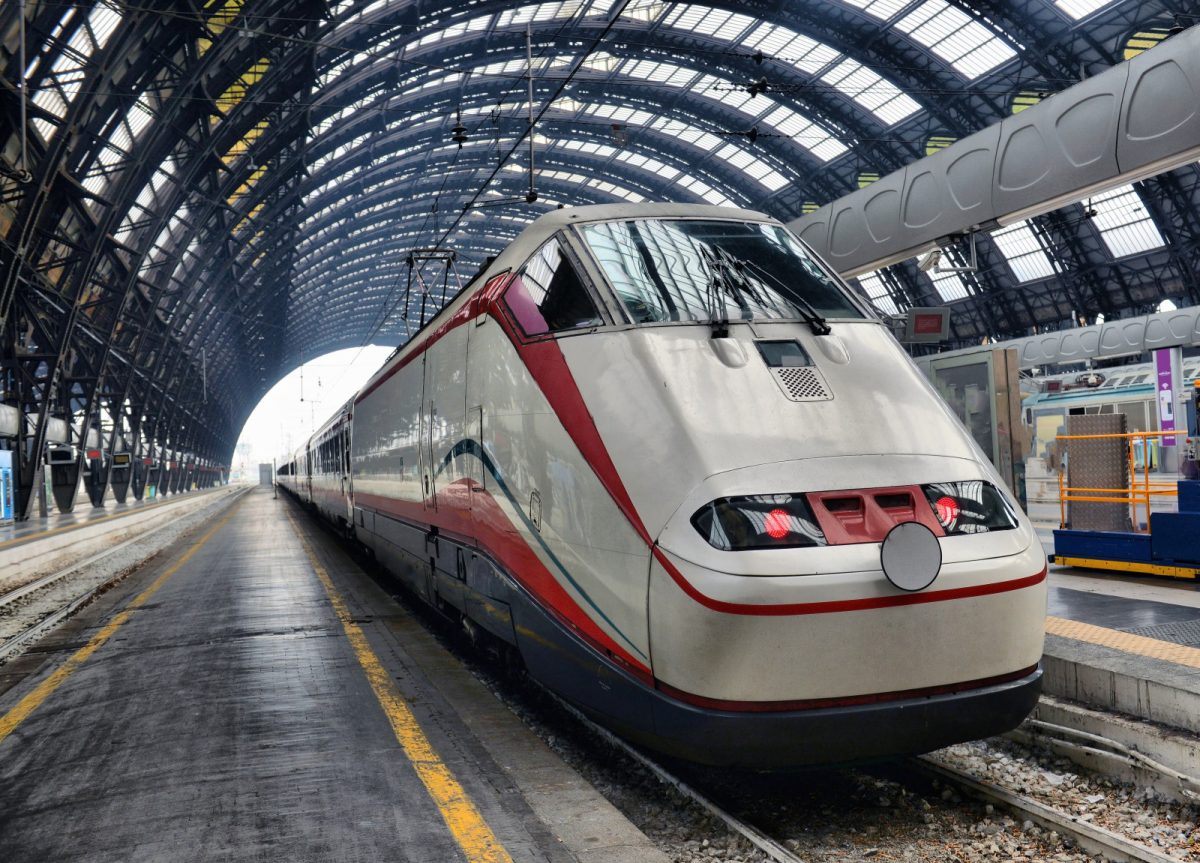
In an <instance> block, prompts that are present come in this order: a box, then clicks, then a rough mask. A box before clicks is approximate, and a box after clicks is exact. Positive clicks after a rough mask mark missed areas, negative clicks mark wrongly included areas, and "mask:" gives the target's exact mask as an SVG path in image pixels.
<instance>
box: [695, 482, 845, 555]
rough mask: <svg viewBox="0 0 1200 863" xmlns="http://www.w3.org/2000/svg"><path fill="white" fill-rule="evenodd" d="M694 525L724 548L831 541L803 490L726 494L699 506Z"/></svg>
mask: <svg viewBox="0 0 1200 863" xmlns="http://www.w3.org/2000/svg"><path fill="white" fill-rule="evenodd" d="M692 525H693V526H695V528H696V530H697V531H699V532H700V535H701V536H702V537H704V538H705V539H706V540H708V544H709V545H711V546H712V547H713V548H719V549H721V550H722V551H747V550H749V549H756V548H808V547H812V546H822V545H827V544H828V543H827V542H826V539H825V534H824V533H822V532H821V528H820V527H818V526H817V520H816V519H815V518H814V517H813V513H812V509H811V508H810V507H809V505H808V501H807V500H806V499H805V498H804V495H801V494H762V495H746V496H744V497H723V498H721V499H720V500H714V501H713V502H712V503H709V504H705V505H704V506H703V507H701V508H700V509H699V510H697V511H696V513H695V515H693V516H692Z"/></svg>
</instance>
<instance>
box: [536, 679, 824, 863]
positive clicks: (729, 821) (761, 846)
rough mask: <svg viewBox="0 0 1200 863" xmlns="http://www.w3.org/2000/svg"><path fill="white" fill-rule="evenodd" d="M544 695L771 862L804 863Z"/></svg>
mask: <svg viewBox="0 0 1200 863" xmlns="http://www.w3.org/2000/svg"><path fill="white" fill-rule="evenodd" d="M543 691H544V692H546V693H548V694H549V695H550V697H551V698H553V699H554V700H555V701H556V702H558V704H559V705H560V706H561V707H562V708H563V709H564V710H565V711H567V713H569V714H571V716H573V717H574V718H575V719H576V720H578V721H579V722H580V724H582V725H583V726H585V727H586V728H587V729H588V730H589V731H591V732H592V733H593V734H595V735H597V736H598V737H600V738H601V739H603V740H604V741H605V742H606V743H608V744H609V745H610V746H612V747H614V748H616V749H619V750H621V751H622V752H624V753H625V754H626V755H628V756H629V757H630V758H632V759H633V760H634V761H636V762H637V763H638V764H640V765H641V766H642V767H644V768H646V769H647V770H649V771H650V773H652V774H653V775H654V777H655V778H656V779H657V780H658V781H659V782H661V783H663V784H664V785H669V786H671V787H672V788H674V789H675V790H676V791H678V792H679V793H680V794H682V795H683V796H684V797H686V798H687V799H688V800H691V801H692V802H693V803H695V804H696V805H698V806H699V807H701V808H702V809H704V810H705V811H706V812H708V813H709V814H710V815H712V816H713V817H715V818H717V819H719V820H720V821H722V822H724V824H725V825H726V826H727V827H729V828H730V829H731V830H733V831H735V832H736V833H739V834H741V835H742V836H744V837H745V838H746V840H747V841H749V842H750V843H751V844H752V845H754V847H755V848H757V849H758V850H760V851H762V852H763V853H764V854H766V855H767V856H768V857H770V858H771V859H772V860H775V861H776V863H804V861H803V860H802V859H801V858H799V857H797V856H796V855H795V854H793V853H792V852H791V851H789V850H788V849H787V848H785V847H784V846H782V845H780V844H779V843H778V842H776V841H775V840H774V839H772V838H771V837H770V836H768V835H766V834H765V833H763V832H762V831H761V830H759V829H757V828H756V827H753V826H752V825H750V824H747V823H746V822H745V821H742V820H741V819H740V818H738V817H736V816H735V815H732V814H731V813H729V812H727V811H725V810H724V809H722V808H721V807H720V806H719V805H717V804H716V803H715V802H713V801H712V800H710V799H709V798H707V797H705V796H704V795H703V794H701V793H700V792H699V791H697V790H696V789H695V788H693V787H692V786H690V785H688V784H687V783H686V782H684V781H683V780H682V779H680V778H679V777H678V776H675V775H674V774H672V773H671V772H670V771H668V770H667V769H666V768H664V767H663V766H662V765H660V764H659V763H658V762H657V761H655V760H654V759H652V758H649V757H647V756H646V755H644V754H643V753H642V752H641V751H639V750H638V749H635V748H634V747H633V746H632V745H630V744H629V743H626V742H625V741H624V740H622V739H621V738H620V737H618V736H617V735H615V734H613V733H612V732H611V731H609V730H608V729H606V728H602V727H601V726H599V725H597V724H596V723H595V722H593V721H592V720H590V719H588V718H587V717H586V716H585V715H584V714H583V713H582V712H580V711H579V710H578V709H577V708H575V707H573V706H572V705H570V704H568V703H567V702H566V701H564V700H563V699H561V698H560V697H558V696H557V695H555V694H554V693H553V692H550V690H548V689H544V688H543Z"/></svg>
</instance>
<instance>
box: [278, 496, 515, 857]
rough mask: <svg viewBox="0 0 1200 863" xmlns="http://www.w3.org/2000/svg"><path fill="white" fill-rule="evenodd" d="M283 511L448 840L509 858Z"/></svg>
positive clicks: (471, 853) (472, 852)
mask: <svg viewBox="0 0 1200 863" xmlns="http://www.w3.org/2000/svg"><path fill="white" fill-rule="evenodd" d="M285 513H286V514H287V517H288V521H289V522H291V524H292V530H293V531H294V532H295V534H296V536H297V537H299V539H300V545H301V547H302V548H303V549H304V553H305V554H306V555H307V556H308V560H309V562H310V563H311V564H312V568H313V570H314V571H315V572H316V574H317V578H319V579H320V580H321V584H322V585H323V586H324V588H325V593H326V594H328V596H329V601H330V603H331V604H332V605H333V610H334V611H335V612H336V613H337V617H338V620H340V621H341V623H342V629H343V630H345V632H346V637H347V638H348V639H349V640H350V645H351V646H352V647H353V648H354V654H355V656H357V657H358V664H359V665H361V666H362V669H363V671H364V672H366V675H367V680H368V682H369V683H370V684H371V689H372V690H373V691H374V693H375V697H376V698H377V699H378V700H379V705H380V707H382V708H383V712H384V713H385V714H386V715H387V718H388V722H390V723H391V726H392V733H393V734H395V735H396V740H397V741H398V742H399V743H400V746H401V747H402V748H403V749H404V754H405V755H407V756H408V760H409V761H411V762H412V765H413V767H414V768H415V770H416V772H417V776H419V777H420V778H421V782H422V783H423V784H424V785H425V790H426V791H428V792H429V796H430V797H432V798H433V802H434V803H436V804H437V807H438V810H439V811H440V812H441V813H442V818H443V819H444V820H445V822H446V826H447V827H449V828H450V832H451V834H453V836H454V840H455V841H456V842H457V843H458V846H459V847H460V848H461V849H462V850H463V853H464V854H466V856H467V860H468V861H469V863H512V858H511V857H510V856H509V855H508V851H506V850H505V849H504V846H503V845H501V844H500V841H499V840H498V839H497V838H496V836H495V834H494V833H492V830H491V828H490V827H488V825H487V822H486V821H484V820H483V816H482V815H481V814H480V813H479V810H478V809H476V808H475V804H474V803H472V802H471V798H470V797H469V796H468V795H467V791H466V789H465V788H463V787H462V785H460V784H459V782H458V780H457V779H455V778H454V774H453V773H451V772H450V768H449V767H447V766H446V764H445V762H443V761H442V759H441V758H439V757H438V754H437V753H436V752H435V751H434V749H433V746H432V745H431V744H430V742H429V739H428V738H427V737H426V736H425V732H423V731H422V730H421V726H420V724H419V723H418V722H417V718H416V717H415V716H414V715H413V712H412V710H411V708H409V706H408V703H407V702H406V701H405V700H404V696H403V695H402V694H401V693H400V690H399V689H398V688H397V687H396V684H395V682H394V681H393V680H392V677H391V675H390V674H388V672H387V670H386V669H385V668H384V667H383V663H382V662H380V661H379V657H377V656H376V655H375V652H374V651H373V650H372V649H371V645H370V644H369V643H368V641H367V636H366V635H365V634H364V633H363V631H362V628H361V627H360V626H359V625H358V624H356V623H354V621H353V619H352V616H351V614H350V610H349V608H348V607H347V605H346V601H345V600H344V599H343V598H342V595H341V594H340V593H338V590H337V588H336V587H334V585H333V579H331V578H330V577H329V573H328V571H326V569H325V567H324V566H322V565H321V562H320V561H319V560H318V559H317V556H316V554H315V553H314V552H313V549H312V546H311V545H309V542H308V540H307V538H305V536H304V533H303V532H302V531H301V529H300V526H299V525H298V524H296V520H295V519H294V518H293V517H292V514H291V513H290V512H287V511H286V510H285Z"/></svg>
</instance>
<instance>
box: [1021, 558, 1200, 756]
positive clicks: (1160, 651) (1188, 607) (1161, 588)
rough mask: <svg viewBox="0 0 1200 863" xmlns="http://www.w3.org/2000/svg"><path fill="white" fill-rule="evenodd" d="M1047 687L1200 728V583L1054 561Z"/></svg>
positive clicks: (1110, 707) (1186, 727) (1045, 661)
mask: <svg viewBox="0 0 1200 863" xmlns="http://www.w3.org/2000/svg"><path fill="white" fill-rule="evenodd" d="M1049 587H1050V591H1049V600H1048V604H1047V605H1048V607H1047V618H1046V648H1045V656H1044V657H1043V666H1044V669H1045V676H1044V678H1043V691H1044V692H1046V693H1047V694H1050V695H1055V696H1059V697H1062V698H1067V699H1070V700H1072V701H1076V702H1079V703H1082V704H1086V705H1089V706H1092V707H1096V708H1100V709H1103V710H1113V711H1117V712H1119V713H1124V714H1127V715H1129V716H1134V717H1138V718H1141V719H1146V720H1150V721H1152V722H1157V723H1161V724H1163V725H1166V726H1170V727H1173V728H1177V729H1183V730H1186V731H1190V732H1193V733H1200V584H1197V583H1196V582H1190V581H1180V580H1178V579H1165V578H1163V579H1156V578H1147V577H1129V576H1120V575H1109V574H1101V573H1094V572H1088V571H1084V570H1079V569H1073V568H1070V567H1058V566H1053V565H1051V567H1050V575H1049Z"/></svg>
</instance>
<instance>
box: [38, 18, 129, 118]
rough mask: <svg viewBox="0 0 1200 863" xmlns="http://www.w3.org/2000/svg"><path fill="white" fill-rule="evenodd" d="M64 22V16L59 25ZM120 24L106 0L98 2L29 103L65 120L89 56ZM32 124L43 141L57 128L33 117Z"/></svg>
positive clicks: (90, 56) (102, 46) (77, 91)
mask: <svg viewBox="0 0 1200 863" xmlns="http://www.w3.org/2000/svg"><path fill="white" fill-rule="evenodd" d="M66 20H67V18H66V16H64V17H63V21H66ZM120 20H121V16H120V14H119V13H118V12H117V11H116V10H115V9H114V8H113V7H112V6H110V5H109V3H108V0H102V2H100V3H98V4H97V5H96V6H95V7H93V8H92V11H91V13H90V14H89V15H88V17H87V20H86V21H84V22H83V23H82V24H80V25H79V26H78V27H77V28H76V29H75V32H74V33H73V34H72V35H71V39H70V41H69V42H68V43H67V49H66V50H64V51H63V52H62V53H61V54H60V55H59V57H58V59H57V60H55V61H54V65H53V66H51V67H50V74H49V76H48V78H47V80H46V82H45V83H44V84H43V85H42V86H41V87H40V88H38V89H37V90H35V91H34V93H33V103H34V104H35V105H37V106H38V107H39V108H42V109H43V110H45V111H47V112H49V113H51V114H53V115H54V116H55V117H58V118H59V119H62V118H63V117H65V116H66V115H67V106H68V105H70V103H71V102H72V101H73V100H74V99H75V96H76V95H77V94H78V93H79V87H80V85H81V84H82V83H83V79H84V75H85V70H86V68H87V65H88V62H89V61H90V60H91V58H92V55H93V54H95V53H97V52H99V51H102V50H104V46H105V45H107V44H108V40H109V38H110V37H111V36H112V34H113V31H114V30H116V28H117V24H118V23H119V22H120ZM33 124H34V126H35V127H36V128H37V130H38V131H39V132H41V133H42V137H43V138H44V139H45V140H47V141H49V140H50V138H51V137H53V135H54V132H55V130H56V129H57V128H58V127H57V126H56V125H54V124H53V123H51V122H49V121H47V120H45V119H43V118H41V117H34V118H33Z"/></svg>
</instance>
